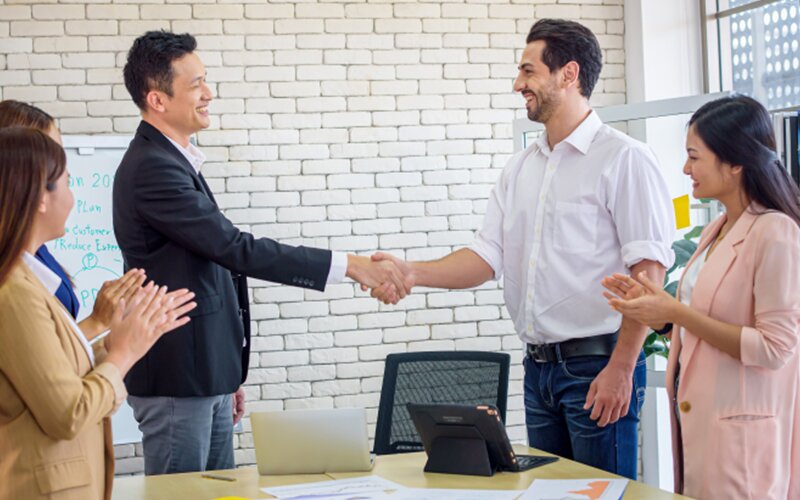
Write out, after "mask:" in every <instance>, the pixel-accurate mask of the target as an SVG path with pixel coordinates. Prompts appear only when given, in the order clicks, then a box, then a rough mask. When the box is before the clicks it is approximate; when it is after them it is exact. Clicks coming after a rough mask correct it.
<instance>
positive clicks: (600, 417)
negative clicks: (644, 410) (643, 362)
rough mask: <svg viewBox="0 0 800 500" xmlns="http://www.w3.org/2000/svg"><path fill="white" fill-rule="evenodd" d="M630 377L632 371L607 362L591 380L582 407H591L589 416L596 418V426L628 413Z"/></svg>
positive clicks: (606, 423) (631, 383) (631, 381)
mask: <svg viewBox="0 0 800 500" xmlns="http://www.w3.org/2000/svg"><path fill="white" fill-rule="evenodd" d="M632 377H633V373H632V371H630V370H627V369H626V368H625V367H622V366H619V365H617V364H614V363H611V362H609V363H608V364H607V365H606V367H605V368H603V369H602V370H600V373H598V374H597V377H595V379H594V380H593V381H592V383H591V385H590V386H589V392H588V393H587V394H586V403H585V404H584V405H583V409H584V410H588V409H589V408H591V409H592V413H591V415H590V416H589V418H591V419H592V420H596V421H597V426H598V427H605V426H606V425H608V424H613V423H615V422H616V421H617V420H619V419H620V418H622V417H624V416H625V415H627V414H628V408H629V407H630V403H631V390H632V385H633V379H632Z"/></svg>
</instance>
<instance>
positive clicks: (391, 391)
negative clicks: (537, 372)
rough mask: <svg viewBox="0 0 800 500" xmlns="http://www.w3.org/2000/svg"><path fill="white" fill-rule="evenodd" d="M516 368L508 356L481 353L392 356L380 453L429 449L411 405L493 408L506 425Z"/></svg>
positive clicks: (383, 390) (379, 428) (380, 418)
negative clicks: (511, 367) (510, 372)
mask: <svg viewBox="0 0 800 500" xmlns="http://www.w3.org/2000/svg"><path fill="white" fill-rule="evenodd" d="M510 363H511V357H510V356H509V355H508V354H505V353H498V352H481V351H437V352H414V353H399V354H389V355H388V356H386V367H385V368H384V371H383V387H382V388H381V402H380V407H379V408H378V424H377V427H376V429H375V449H374V452H375V454H377V455H388V454H392V453H407V452H412V451H421V450H422V449H423V448H422V442H421V441H420V438H419V435H418V434H417V430H416V428H415V427H414V422H412V421H411V416H410V415H409V414H408V410H407V409H406V403H455V404H475V405H478V404H492V405H495V406H496V407H497V409H498V410H499V411H500V417H501V418H502V419H503V422H505V421H506V400H507V398H508V370H509V365H510Z"/></svg>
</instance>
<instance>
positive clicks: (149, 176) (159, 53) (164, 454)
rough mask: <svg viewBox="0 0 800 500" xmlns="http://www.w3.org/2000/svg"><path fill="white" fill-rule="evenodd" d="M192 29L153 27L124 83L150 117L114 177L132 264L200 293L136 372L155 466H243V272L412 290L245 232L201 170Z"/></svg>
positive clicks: (316, 284)
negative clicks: (239, 455)
mask: <svg viewBox="0 0 800 500" xmlns="http://www.w3.org/2000/svg"><path fill="white" fill-rule="evenodd" d="M195 47H196V42H195V39H194V38H193V37H192V36H191V35H188V34H184V35H175V34H172V33H168V32H163V31H160V32H148V33H146V34H145V35H143V36H141V37H139V38H138V39H137V40H136V41H135V42H134V44H133V46H132V48H131V50H130V52H129V53H128V61H127V64H126V66H125V69H124V76H125V85H126V87H127V89H128V91H129V92H130V94H131V97H132V98H133V101H134V102H135V103H136V105H137V106H138V107H139V109H140V110H141V112H142V122H141V124H140V125H139V128H138V130H137V131H136V136H135V137H134V139H133V141H131V144H130V146H129V148H128V151H127V152H126V153H125V156H124V157H123V159H122V162H121V164H120V166H119V169H118V170H117V174H116V178H115V180H114V231H115V233H116V237H117V241H118V243H119V245H120V248H121V249H122V255H123V257H124V260H125V266H126V268H131V267H139V268H143V269H145V270H146V272H147V275H148V276H149V277H150V278H151V279H153V280H155V281H157V282H158V283H161V284H163V285H166V286H168V287H169V288H171V289H178V288H188V289H190V290H192V291H193V292H195V294H196V298H195V301H196V302H197V308H196V309H195V310H194V311H193V312H192V313H191V314H190V316H191V318H192V321H191V322H190V323H189V324H188V325H186V326H185V327H182V328H179V329H177V330H176V331H175V332H173V333H170V334H169V335H166V336H164V337H163V338H162V339H161V340H159V342H157V343H156V345H155V346H154V347H153V348H152V349H151V350H150V352H149V353H148V354H147V355H146V356H145V357H144V358H142V360H141V361H139V362H138V363H137V364H136V365H135V366H134V367H133V368H132V369H131V371H130V372H129V373H128V376H127V377H126V379H125V382H126V385H127V389H128V392H129V394H130V397H129V402H130V403H131V406H132V407H133V410H134V415H135V417H136V419H137V421H138V422H139V428H140V429H141V430H142V433H143V436H144V437H143V445H144V455H145V473H146V474H164V473H172V472H185V471H195V470H206V469H208V470H212V469H225V468H231V467H233V466H234V461H233V442H232V433H233V425H234V423H235V421H238V419H240V418H241V416H242V413H243V411H244V392H243V390H242V389H241V387H240V386H241V384H242V383H243V382H244V380H245V378H246V376H247V365H248V359H249V351H250V335H249V326H250V324H249V307H248V298H247V285H246V282H245V281H244V276H252V277H255V278H259V279H263V280H267V281H273V282H277V283H283V284H287V285H293V286H298V287H303V288H311V289H315V290H324V288H325V285H326V283H330V282H338V281H341V280H342V279H343V278H344V276H345V275H347V276H348V277H350V278H353V279H355V280H356V281H358V282H360V283H361V284H362V288H366V287H376V286H378V285H381V284H384V288H387V287H388V288H393V289H395V290H396V291H397V297H400V296H403V295H405V293H406V292H407V290H406V288H405V285H404V283H403V276H402V275H401V274H400V272H399V271H398V270H397V268H396V267H395V266H394V265H391V266H389V265H386V264H388V263H387V262H372V261H371V260H370V259H369V258H368V257H358V256H355V255H345V254H341V253H338V252H333V253H332V252H330V251H328V250H322V249H317V248H307V247H302V246H300V247H292V246H288V245H282V244H280V243H278V242H276V241H274V240H271V239H267V238H255V237H254V236H253V235H251V234H249V233H246V232H243V231H240V230H239V229H237V228H236V227H235V226H234V225H233V224H232V223H231V222H230V221H229V220H228V219H227V218H225V216H224V215H223V214H222V213H221V212H220V210H219V207H218V206H217V204H216V202H215V200H214V195H213V194H212V192H211V190H210V189H209V187H208V184H206V182H205V180H204V179H203V176H202V175H201V174H200V166H201V165H202V163H203V161H204V160H205V156H204V155H203V153H202V152H201V151H200V150H199V149H197V148H196V147H195V146H193V145H192V144H191V143H190V142H189V138H190V136H191V135H192V134H194V133H196V132H197V131H199V130H201V129H204V128H206V127H208V125H209V118H208V103H209V102H210V101H211V99H212V94H211V91H210V89H209V88H208V86H207V85H206V82H205V67H204V66H203V63H202V61H201V60H200V58H199V57H198V56H197V55H196V54H195V53H194V50H195Z"/></svg>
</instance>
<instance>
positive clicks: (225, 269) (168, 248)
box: [114, 121, 331, 397]
mask: <svg viewBox="0 0 800 500" xmlns="http://www.w3.org/2000/svg"><path fill="white" fill-rule="evenodd" d="M114 232H115V234H116V237H117V242H118V243H119V246H120V248H121V250H122V256H123V258H124V262H125V268H126V269H129V268H132V267H139V268H143V269H145V270H146V271H147V277H148V279H151V280H154V281H155V282H156V283H157V284H160V285H166V286H168V287H169V289H170V290H176V289H178V288H188V289H189V290H191V291H193V292H195V294H196V298H195V301H196V302H197V308H196V309H195V310H194V311H192V312H191V313H190V314H189V316H191V321H190V322H189V323H188V324H187V325H185V326H183V327H182V328H179V329H177V330H175V331H174V332H170V333H167V334H166V335H164V336H163V337H162V338H161V339H160V340H159V341H158V342H157V343H156V344H155V345H154V346H153V348H152V349H151V350H150V352H148V353H147V354H146V355H145V356H144V357H143V358H142V359H141V360H140V361H139V362H138V363H136V365H134V367H133V368H132V369H131V371H130V372H129V373H128V375H127V377H125V383H126V385H127V389H128V392H129V393H130V394H132V395H134V396H174V397H191V396H213V395H218V394H229V393H231V392H233V391H235V390H236V389H237V388H238V387H239V385H240V384H241V383H242V382H243V381H244V380H245V378H246V376H247V365H248V360H249V351H250V335H249V327H250V322H249V305H248V299H247V284H246V281H244V279H243V277H244V276H252V277H254V278H259V279H263V280H267V281H273V282H277V283H284V284H288V285H294V286H301V287H305V288H313V289H316V290H323V289H324V288H325V282H326V280H327V277H328V273H329V271H330V262H331V253H330V252H329V251H327V250H320V249H315V248H306V247H292V246H288V245H282V244H280V243H277V242H275V241H273V240H270V239H267V238H255V237H253V235H251V234H249V233H245V232H242V231H240V230H238V229H237V228H236V227H235V226H234V225H233V224H232V223H231V222H230V221H229V220H228V219H226V218H225V216H224V215H222V213H221V212H220V211H219V208H218V206H217V204H216V202H215V201H214V196H213V195H212V194H211V190H210V189H209V188H208V185H207V184H206V182H205V180H204V179H203V178H202V176H200V175H198V174H197V173H196V172H195V170H194V168H193V167H192V165H191V164H190V163H189V162H188V161H187V160H186V158H185V157H184V156H183V154H181V152H180V151H179V150H178V149H177V148H176V147H175V146H174V145H173V144H172V143H171V142H170V141H169V139H167V138H166V137H165V136H164V135H163V134H162V133H161V132H159V131H158V129H156V128H155V127H153V126H152V125H150V124H149V123H147V122H144V121H143V122H141V124H140V125H139V128H138V130H137V131H136V136H135V137H134V139H133V141H131V144H130V146H129V147H128V151H127V152H126V153H125V156H124V157H123V158H122V163H120V166H119V169H118V170H117V173H116V177H115V179H114ZM232 274H233V278H234V279H232ZM237 275H242V279H238V278H237ZM237 289H238V290H237ZM237 291H238V293H237ZM237 296H238V298H237Z"/></svg>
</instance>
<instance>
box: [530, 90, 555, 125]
mask: <svg viewBox="0 0 800 500" xmlns="http://www.w3.org/2000/svg"><path fill="white" fill-rule="evenodd" d="M534 96H535V98H536V107H535V108H534V109H528V119H529V120H530V121H532V122H537V123H546V122H547V121H549V120H550V118H552V117H553V115H554V114H555V111H556V109H558V105H559V104H560V100H559V97H558V94H556V92H555V91H553V90H552V89H550V88H542V89H541V90H540V91H539V92H536V93H534Z"/></svg>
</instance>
